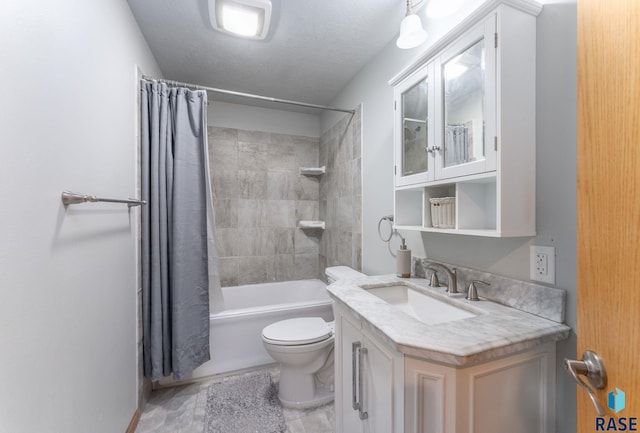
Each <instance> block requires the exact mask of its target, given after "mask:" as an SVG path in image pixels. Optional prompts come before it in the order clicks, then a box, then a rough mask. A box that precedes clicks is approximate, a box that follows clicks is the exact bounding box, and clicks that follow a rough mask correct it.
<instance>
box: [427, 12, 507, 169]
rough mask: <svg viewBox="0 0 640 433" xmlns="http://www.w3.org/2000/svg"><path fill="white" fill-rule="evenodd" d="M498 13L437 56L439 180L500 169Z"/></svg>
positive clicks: (437, 162)
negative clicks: (497, 143)
mask: <svg viewBox="0 0 640 433" xmlns="http://www.w3.org/2000/svg"><path fill="white" fill-rule="evenodd" d="M495 33H496V17H495V15H492V16H490V17H489V18H488V19H486V20H485V21H483V22H481V23H480V24H478V25H477V26H476V27H475V28H473V29H472V30H470V31H469V32H468V33H467V34H466V35H465V36H464V37H462V38H460V39H459V40H458V41H456V42H455V43H454V44H452V45H451V46H450V47H449V48H447V49H446V50H445V51H443V52H442V54H441V55H440V56H439V57H438V58H437V59H436V79H437V81H438V87H437V90H438V91H437V94H436V99H437V101H436V104H437V106H439V107H442V110H438V112H437V119H436V122H437V125H438V126H437V127H438V130H437V132H436V139H435V140H436V149H438V152H437V154H436V158H437V161H436V163H435V167H436V173H435V176H436V179H448V178H452V177H460V176H467V175H472V174H477V173H484V172H488V171H493V170H495V169H496V153H497V152H496V146H495V140H496V139H495V137H496V47H495V41H494V38H495V36H494V35H495Z"/></svg>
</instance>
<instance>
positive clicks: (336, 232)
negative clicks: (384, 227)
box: [319, 106, 362, 270]
mask: <svg viewBox="0 0 640 433" xmlns="http://www.w3.org/2000/svg"><path fill="white" fill-rule="evenodd" d="M361 113H362V108H361V106H360V107H358V108H357V109H356V113H355V114H354V115H353V116H351V115H346V116H345V117H344V118H343V119H342V120H341V121H339V122H338V123H336V124H335V125H334V126H333V127H332V128H331V129H329V130H328V131H327V132H325V133H324V134H323V135H322V137H320V154H319V157H320V165H326V166H327V173H326V174H325V175H324V176H322V178H321V180H320V219H323V220H325V221H326V230H325V231H324V234H323V235H322V243H321V248H320V268H321V269H324V268H325V267H326V266H336V265H346V266H350V267H352V268H353V269H356V270H362V168H361V167H362V165H361V161H362V133H361V119H362V114H361Z"/></svg>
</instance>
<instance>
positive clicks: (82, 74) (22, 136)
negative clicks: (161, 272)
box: [0, 0, 160, 433]
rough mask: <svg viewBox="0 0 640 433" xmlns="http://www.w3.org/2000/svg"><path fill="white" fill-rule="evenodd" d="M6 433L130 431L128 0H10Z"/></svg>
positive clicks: (6, 42) (0, 121)
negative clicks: (90, 199)
mask: <svg viewBox="0 0 640 433" xmlns="http://www.w3.org/2000/svg"><path fill="white" fill-rule="evenodd" d="M0 52H1V53H2V62H0V83H2V102H0V137H1V138H0V176H1V179H2V181H1V182H0V197H2V205H1V206H0V293H1V298H0V371H2V379H1V381H0V383H1V386H0V431H1V432H11V433H21V432H25V433H40V432H52V433H85V432H97V433H100V432H104V433H114V432H124V431H125V429H126V428H127V425H128V424H129V421H130V420H131V417H132V416H133V414H134V411H135V410H136V407H137V380H136V375H137V363H136V359H137V348H136V326H137V325H136V263H135V257H134V242H135V241H134V239H135V233H134V221H135V211H131V212H129V211H128V210H127V206H126V205H117V204H84V205H75V206H70V207H69V208H68V209H66V210H65V208H64V207H63V206H62V204H61V202H60V193H61V192H62V191H63V190H65V189H69V190H73V191H79V192H84V193H91V194H97V195H102V196H107V197H129V196H134V195H135V193H136V184H135V176H136V138H135V136H136V123H135V122H136V113H137V109H136V97H137V91H136V89H137V88H136V79H135V71H136V64H138V65H140V67H141V69H142V71H143V72H145V73H148V74H152V75H156V76H159V75H160V71H159V70H158V68H157V65H156V64H155V60H154V59H153V56H152V55H151V53H150V51H149V50H148V48H147V45H146V42H145V41H144V39H143V37H142V36H141V34H140V32H139V30H138V27H137V25H136V23H135V21H134V19H133V16H132V14H131V12H130V10H129V7H128V5H127V3H126V2H125V1H111V0H101V1H85V0H55V1H51V0H49V1H44V0H41V1H30V2H22V1H3V2H1V3H0Z"/></svg>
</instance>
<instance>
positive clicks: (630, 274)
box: [577, 0, 640, 432]
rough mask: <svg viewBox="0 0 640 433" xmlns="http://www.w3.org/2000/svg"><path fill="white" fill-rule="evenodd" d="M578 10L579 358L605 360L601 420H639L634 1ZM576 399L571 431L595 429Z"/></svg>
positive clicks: (612, 0) (639, 59) (639, 168)
mask: <svg viewBox="0 0 640 433" xmlns="http://www.w3.org/2000/svg"><path fill="white" fill-rule="evenodd" d="M577 7H578V148H577V153H578V157H577V159H578V161H577V163H578V166H577V171H578V183H577V206H578V207H577V215H578V216H577V219H578V222H577V238H578V241H577V254H578V257H577V259H578V269H577V272H578V275H577V303H578V305H577V310H578V324H577V337H578V347H577V353H578V358H580V357H581V355H582V353H583V351H585V350H587V349H590V350H593V351H595V352H597V353H598V355H600V357H601V358H602V360H603V361H604V364H605V367H606V371H607V374H608V382H607V384H606V386H605V387H604V389H602V390H599V391H598V392H597V397H598V399H599V401H600V402H601V403H602V405H603V406H604V408H605V411H606V415H605V418H606V420H607V421H608V420H609V418H610V417H613V418H614V419H621V418H622V417H626V418H627V419H628V418H630V417H639V418H640V1H639V0H578V1H577ZM616 388H619V389H620V390H622V391H623V392H624V393H625V395H626V399H625V400H626V402H625V403H626V407H625V408H624V409H622V410H620V411H618V412H617V413H616V411H615V410H613V409H610V408H608V407H607V406H608V404H607V401H608V399H607V397H608V394H609V393H610V392H612V391H615V389H616ZM577 400H578V401H577V407H578V412H577V413H578V419H577V426H578V428H577V431H578V432H593V431H598V430H597V428H596V425H595V423H596V417H597V414H596V412H595V410H594V407H593V405H592V403H591V401H590V400H589V398H588V397H587V395H586V393H585V392H584V391H583V390H582V389H580V388H578V390H577ZM636 428H637V429H640V425H637V426H636ZM600 431H606V430H600ZM609 431H611V430H609Z"/></svg>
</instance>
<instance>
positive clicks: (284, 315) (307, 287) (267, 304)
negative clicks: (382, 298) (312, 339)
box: [160, 280, 333, 384]
mask: <svg viewBox="0 0 640 433" xmlns="http://www.w3.org/2000/svg"><path fill="white" fill-rule="evenodd" d="M222 295H223V297H224V305H225V310H224V311H221V312H219V313H214V314H211V316H210V323H211V329H210V337H209V338H210V343H211V360H210V361H208V362H206V363H204V364H203V365H201V366H200V367H198V368H197V369H195V370H194V371H193V373H192V374H191V375H190V376H189V377H187V378H185V380H193V379H200V378H203V377H207V376H211V375H214V374H222V373H227V372H231V371H234V370H240V369H243V368H251V367H257V366H261V365H266V364H272V363H273V362H275V361H274V360H273V359H272V358H271V357H270V356H269V354H267V352H266V351H265V349H264V345H263V344H262V329H263V328H264V327H265V326H267V325H269V324H271V323H274V322H277V321H279V320H284V319H291V318H294V317H314V316H316V317H322V318H323V319H325V320H327V321H330V320H333V309H332V301H331V298H330V297H329V295H328V294H327V290H326V284H325V283H324V282H323V281H320V280H299V281H284V282H279V283H264V284H250V285H246V286H234V287H223V288H222ZM171 382H173V383H175V382H174V381H171V380H167V379H162V380H160V384H165V383H166V384H168V383H171Z"/></svg>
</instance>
